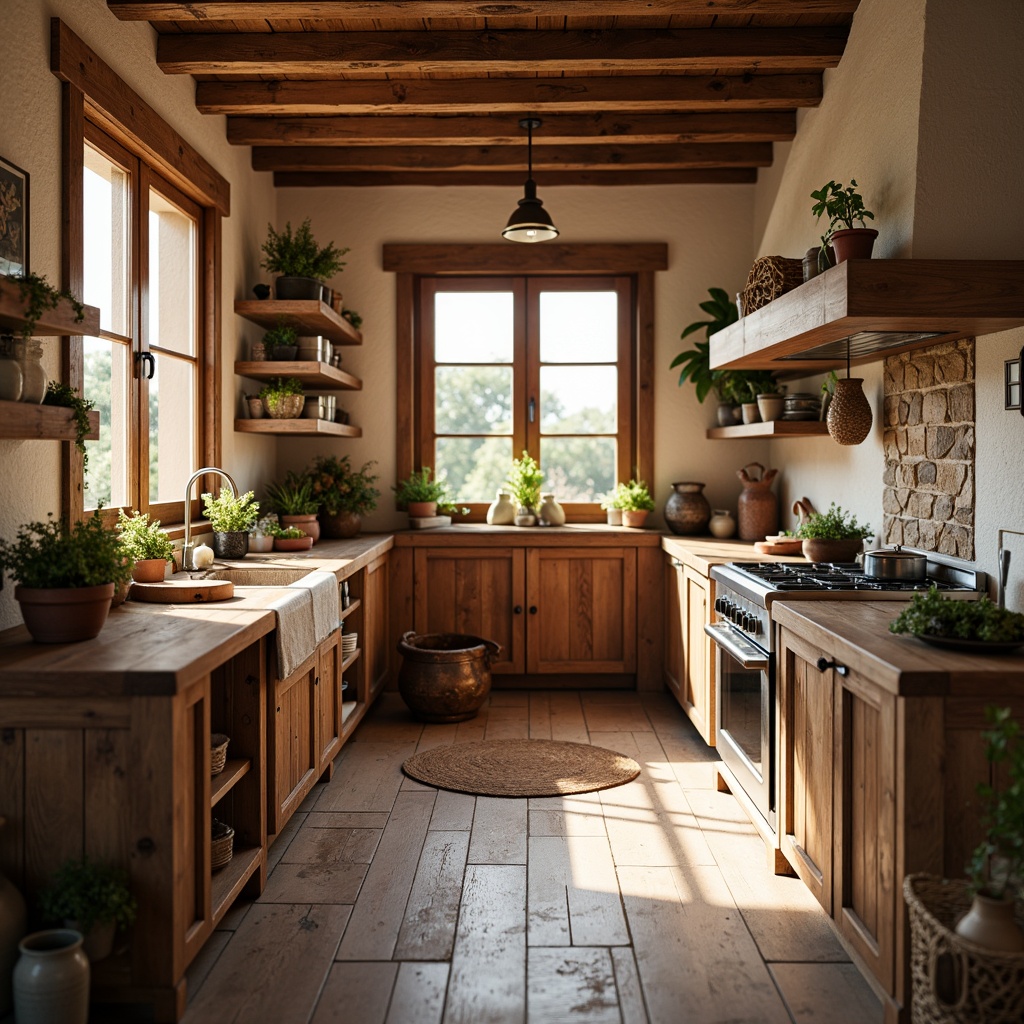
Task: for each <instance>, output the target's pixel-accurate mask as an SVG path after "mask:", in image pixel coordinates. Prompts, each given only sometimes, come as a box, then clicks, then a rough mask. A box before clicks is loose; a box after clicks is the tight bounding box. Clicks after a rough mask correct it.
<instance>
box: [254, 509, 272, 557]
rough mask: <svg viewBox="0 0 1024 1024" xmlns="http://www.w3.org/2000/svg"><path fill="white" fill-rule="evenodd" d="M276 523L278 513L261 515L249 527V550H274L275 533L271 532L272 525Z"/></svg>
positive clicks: (262, 551) (260, 551)
mask: <svg viewBox="0 0 1024 1024" xmlns="http://www.w3.org/2000/svg"><path fill="white" fill-rule="evenodd" d="M276 525H277V516H276V515H267V516H260V518H259V519H257V520H256V522H255V523H253V525H252V526H250V527H249V550H250V551H253V552H257V553H260V554H266V552H268V551H273V550H274V535H273V534H272V533H271V532H270V527H271V526H276Z"/></svg>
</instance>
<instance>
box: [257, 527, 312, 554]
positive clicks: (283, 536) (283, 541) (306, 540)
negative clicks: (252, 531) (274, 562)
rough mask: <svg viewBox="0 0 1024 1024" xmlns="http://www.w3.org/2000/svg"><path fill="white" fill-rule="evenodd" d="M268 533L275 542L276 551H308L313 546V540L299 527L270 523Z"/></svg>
mask: <svg viewBox="0 0 1024 1024" xmlns="http://www.w3.org/2000/svg"><path fill="white" fill-rule="evenodd" d="M266 532H267V533H268V534H270V536H271V537H272V538H273V540H274V550H275V551H308V550H309V549H310V548H311V547H312V546H313V538H312V537H310V536H309V534H307V533H306V531H305V530H300V529H299V527H297V526H280V525H278V524H277V523H269V524H268V525H267V531H266Z"/></svg>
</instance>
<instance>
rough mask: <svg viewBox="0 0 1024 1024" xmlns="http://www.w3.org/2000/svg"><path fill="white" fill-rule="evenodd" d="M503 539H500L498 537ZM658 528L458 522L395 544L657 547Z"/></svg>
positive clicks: (408, 534) (403, 536)
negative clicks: (493, 524) (501, 524)
mask: <svg viewBox="0 0 1024 1024" xmlns="http://www.w3.org/2000/svg"><path fill="white" fill-rule="evenodd" d="M499 538H500V540H499ZM661 540H662V535H661V533H659V532H658V531H657V530H646V529H633V528H631V527H627V526H608V525H607V524H606V523H566V525H565V526H488V525H487V524H486V523H458V524H453V525H452V526H440V527H436V528H434V529H430V530H402V531H401V532H399V533H396V534H395V546H396V547H459V546H467V545H473V544H491V543H495V542H497V543H501V544H504V545H506V546H508V547H518V548H525V547H530V548H542V547H572V546H573V545H574V544H578V545H579V546H580V547H619V548H621V547H657V546H658V545H659V544H660V543H661Z"/></svg>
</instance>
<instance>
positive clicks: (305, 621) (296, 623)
mask: <svg viewBox="0 0 1024 1024" xmlns="http://www.w3.org/2000/svg"><path fill="white" fill-rule="evenodd" d="M270 607H271V608H273V609H274V612H275V614H276V615H277V674H278V676H279V677H280V678H281V679H287V678H288V676H290V675H291V674H292V673H293V672H294V671H295V670H296V669H297V668H298V667H299V665H301V664H302V663H303V662H304V661H305V660H306V659H307V658H308V657H309V656H310V655H311V654H312V653H313V652H314V651H315V650H316V644H317V640H316V633H315V631H314V628H313V597H312V594H311V593H310V591H309V590H304V589H303V588H302V587H296V586H291V587H287V588H286V589H285V590H284V592H283V593H282V595H281V596H280V597H279V598H277V599H276V600H275V601H274V602H273V603H272V604H271V605H270Z"/></svg>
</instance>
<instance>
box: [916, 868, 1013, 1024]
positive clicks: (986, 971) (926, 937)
mask: <svg viewBox="0 0 1024 1024" xmlns="http://www.w3.org/2000/svg"><path fill="white" fill-rule="evenodd" d="M903 898H904V899H905V900H906V902H907V909H908V910H909V911H910V932H911V947H910V970H911V977H912V983H913V1003H912V1020H913V1024H978V1022H979V1021H984V1022H985V1024H1020V1022H1021V1021H1024V953H996V952H994V951H992V950H990V949H985V948H984V947H982V946H977V945H975V944H974V943H973V942H968V941H967V940H966V939H963V938H961V937H960V936H959V935H957V934H956V932H954V931H953V928H954V927H955V926H956V922H957V921H958V920H959V919H960V918H961V917H963V915H964V914H965V913H966V912H967V911H968V910H969V909H970V906H971V896H970V893H969V892H968V889H967V882H965V881H947V880H946V879H941V878H936V877H935V876H934V875H924V874H917V875H907V877H906V879H905V880H904V882H903ZM1016 917H1017V923H1018V924H1020V925H1021V926H1024V904H1022V903H1021V902H1019V901H1018V903H1017V909H1016Z"/></svg>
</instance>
